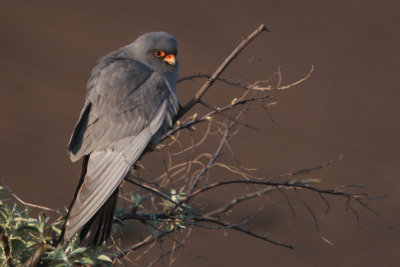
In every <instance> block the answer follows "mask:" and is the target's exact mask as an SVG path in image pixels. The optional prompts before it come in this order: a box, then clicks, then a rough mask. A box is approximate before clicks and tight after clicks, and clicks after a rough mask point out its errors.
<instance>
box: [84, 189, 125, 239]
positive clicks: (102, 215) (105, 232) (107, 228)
mask: <svg viewBox="0 0 400 267" xmlns="http://www.w3.org/2000/svg"><path fill="white" fill-rule="evenodd" d="M118 191H119V188H117V189H116V190H115V191H114V193H113V194H112V195H111V196H110V198H109V199H107V201H106V203H104V205H103V206H102V207H101V208H100V209H99V210H98V211H97V213H96V214H95V215H94V216H93V217H92V218H91V219H90V221H88V222H87V223H86V224H85V225H84V226H83V228H82V230H81V232H80V235H79V237H80V241H81V246H83V247H89V246H100V245H102V244H103V242H104V241H106V240H107V239H108V237H109V235H110V233H111V228H112V224H113V221H114V213H115V207H116V206H117V201H118Z"/></svg>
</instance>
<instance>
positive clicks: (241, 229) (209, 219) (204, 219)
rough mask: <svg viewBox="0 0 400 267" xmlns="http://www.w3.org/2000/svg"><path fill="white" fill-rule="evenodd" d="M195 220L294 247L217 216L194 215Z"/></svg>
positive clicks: (279, 244) (283, 245)
mask: <svg viewBox="0 0 400 267" xmlns="http://www.w3.org/2000/svg"><path fill="white" fill-rule="evenodd" d="M193 220H194V221H199V222H209V223H214V224H217V225H220V226H222V227H224V228H225V229H233V230H236V231H239V232H242V233H245V234H247V235H250V236H252V237H255V238H257V239H261V240H264V241H267V242H269V243H272V244H275V245H278V246H282V247H286V248H293V246H292V245H288V244H285V243H282V242H279V241H275V240H272V239H270V238H268V237H266V236H261V235H258V234H255V233H253V232H252V231H250V230H248V229H246V228H242V227H240V226H238V225H231V224H227V223H224V222H222V221H219V220H217V219H215V218H205V217H194V218H193Z"/></svg>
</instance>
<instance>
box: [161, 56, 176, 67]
mask: <svg viewBox="0 0 400 267" xmlns="http://www.w3.org/2000/svg"><path fill="white" fill-rule="evenodd" d="M163 61H165V62H167V63H168V64H169V65H172V66H175V63H176V59H175V55H174V54H169V55H166V56H165V58H164V59H163Z"/></svg>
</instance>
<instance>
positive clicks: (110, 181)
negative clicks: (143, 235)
mask: <svg viewBox="0 0 400 267" xmlns="http://www.w3.org/2000/svg"><path fill="white" fill-rule="evenodd" d="M176 55H177V41H176V39H175V38H174V37H173V36H172V35H170V34H168V33H165V32H151V33H146V34H144V35H142V36H140V37H139V38H137V39H136V40H135V41H134V42H133V43H131V44H129V45H127V46H124V47H122V48H120V49H118V50H116V51H113V52H111V53H109V54H108V55H106V56H104V57H102V58H101V59H100V60H99V61H98V64H97V66H96V67H94V69H93V70H92V73H91V77H90V79H89V81H88V84H87V91H86V99H85V104H84V106H83V109H82V111H81V114H80V117H79V120H78V122H77V123H76V125H75V129H74V131H73V133H72V136H71V139H70V141H69V145H68V151H69V155H70V158H71V161H73V162H75V161H77V160H79V159H81V158H83V164H82V172H81V175H80V179H79V182H78V186H77V189H76V192H75V195H74V198H73V201H72V203H71V205H70V208H69V211H68V215H67V218H66V220H65V225H64V229H63V231H62V233H61V237H60V241H61V243H66V242H68V241H69V240H70V239H71V238H72V237H73V236H74V235H75V234H76V233H78V232H79V236H80V242H81V245H82V246H91V245H101V244H102V243H103V242H104V241H106V240H107V238H108V236H109V235H110V231H111V226H112V223H113V217H114V212H115V207H116V204H117V199H118V191H119V186H120V184H121V182H122V180H123V179H124V177H125V176H126V175H127V174H128V172H129V170H130V168H131V167H132V166H133V165H134V164H135V163H136V161H137V160H138V159H139V158H140V156H141V155H142V154H143V152H144V151H145V150H146V148H147V147H148V146H155V145H157V143H158V142H159V140H160V138H161V137H162V136H163V134H164V133H165V132H166V131H167V130H168V129H169V128H170V127H171V126H172V123H173V118H174V116H175V115H176V114H177V112H178V109H179V103H178V100H177V97H176V81H177V77H178V63H177V61H176Z"/></svg>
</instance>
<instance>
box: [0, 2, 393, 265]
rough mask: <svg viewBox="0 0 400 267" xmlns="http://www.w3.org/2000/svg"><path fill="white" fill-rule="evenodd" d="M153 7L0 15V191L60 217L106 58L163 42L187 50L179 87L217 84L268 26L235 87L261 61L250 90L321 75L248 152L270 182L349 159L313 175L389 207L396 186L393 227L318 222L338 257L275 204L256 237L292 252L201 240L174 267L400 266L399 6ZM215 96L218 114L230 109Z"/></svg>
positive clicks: (364, 219)
mask: <svg viewBox="0 0 400 267" xmlns="http://www.w3.org/2000/svg"><path fill="white" fill-rule="evenodd" d="M144 2H145V1H141V2H139V1H80V2H78V1H41V2H36V1H24V2H22V1H1V2H0V48H1V49H0V84H1V87H0V178H1V179H4V180H5V181H6V182H7V184H8V185H9V186H10V187H11V188H12V189H13V190H14V192H15V193H16V194H18V195H19V196H21V197H22V198H23V199H24V200H26V201H29V202H33V203H37V204H41V205H46V206H50V207H52V208H62V207H63V206H64V205H66V204H67V203H69V201H70V199H71V198H72V194H73V190H74V188H75V184H76V181H77V176H78V173H79V167H80V166H79V164H72V163H70V161H69V159H68V157H67V153H66V146H67V142H68V140H69V137H70V133H71V131H72V128H73V126H74V124H75V121H76V120H77V118H78V115H79V112H80V109H81V106H82V104H83V99H84V93H85V85H86V81H87V79H88V77H89V72H90V70H91V68H92V67H93V66H94V65H95V62H96V60H97V58H99V57H100V56H102V55H104V54H106V53H108V52H109V51H111V50H114V49H116V48H118V47H120V46H122V45H125V44H127V43H129V42H131V41H133V40H134V39H135V38H136V37H137V36H138V35H140V34H142V33H145V32H148V31H159V30H162V31H167V32H170V33H172V34H174V35H175V36H176V37H177V39H178V40H179V45H180V52H179V60H180V62H181V75H184V74H192V73H197V72H199V71H201V72H206V73H207V72H208V73H209V72H212V71H213V70H214V69H215V68H216V66H217V65H218V64H219V63H220V62H221V61H222V60H223V59H224V58H225V57H226V56H227V55H228V54H229V53H230V51H231V50H232V49H233V48H234V47H235V45H236V44H237V43H238V42H239V41H240V40H241V38H242V37H243V36H244V35H246V34H249V33H250V32H251V31H252V30H254V29H255V28H256V27H257V26H258V25H259V24H261V23H265V24H266V25H267V26H268V27H269V28H270V30H271V33H265V34H263V35H262V37H260V38H259V39H257V40H256V41H255V42H254V43H252V44H251V45H250V46H249V47H248V49H247V50H246V51H245V52H244V53H243V54H242V55H241V56H240V57H239V59H238V60H237V61H236V62H235V63H234V64H233V66H232V67H231V68H230V70H229V71H228V72H227V74H226V75H227V76H230V77H237V76H235V74H236V75H237V73H238V72H239V71H240V69H241V67H243V64H244V63H245V62H246V61H247V60H248V59H249V58H250V57H251V56H253V55H258V56H260V57H262V58H263V61H262V62H261V63H258V64H257V65H254V66H255V67H252V68H251V70H250V73H251V74H249V75H248V80H249V81H252V80H254V79H263V78H266V77H267V76H269V74H271V73H272V72H274V71H275V70H276V68H277V66H279V65H280V66H281V67H282V72H283V79H284V83H289V82H292V81H294V80H296V79H298V78H300V77H302V76H303V75H304V74H306V73H307V72H308V71H309V69H310V66H311V65H314V66H315V71H314V73H313V75H312V77H311V78H310V79H309V80H307V81H306V82H304V83H303V84H302V85H300V86H298V87H296V88H294V89H292V90H290V91H286V92H282V93H278V94H275V96H276V98H277V99H278V100H279V104H278V105H277V106H275V107H274V108H272V109H271V112H272V115H273V116H274V117H275V118H276V119H278V121H279V122H278V123H277V124H273V123H272V122H271V121H270V120H269V119H266V118H265V114H264V113H263V114H261V113H253V114H254V116H253V117H252V118H251V120H252V121H254V122H256V123H257V124H259V125H261V128H263V131H262V134H260V133H258V132H257V133H254V132H250V133H248V134H246V136H247V138H246V139H245V138H243V139H241V140H240V142H239V143H238V144H237V145H236V148H237V151H240V153H241V155H242V158H244V160H245V161H246V163H248V165H251V166H253V167H258V168H260V169H261V170H262V171H263V172H264V174H265V175H267V176H270V175H274V174H280V173H283V172H287V171H293V170H297V169H300V168H303V167H310V166H313V165H315V164H317V163H321V162H324V161H327V160H330V159H336V158H338V157H339V156H340V155H343V157H344V158H343V160H342V161H341V162H340V163H339V164H336V165H334V166H331V167H329V168H328V169H325V170H323V171H322V172H319V173H318V174H316V176H318V177H320V178H322V179H323V181H324V183H323V184H322V185H321V186H323V187H328V186H337V185H341V184H343V183H357V184H363V185H365V186H366V189H365V191H367V192H369V193H371V194H379V193H382V192H384V191H385V190H386V189H387V188H388V187H389V186H391V185H393V186H394V189H393V190H392V192H391V193H390V195H389V197H387V198H386V199H384V200H382V201H379V202H375V203H374V204H373V207H374V208H375V209H376V210H377V211H379V212H380V214H381V215H382V217H383V218H384V221H385V222H382V221H381V220H379V219H378V218H377V217H376V216H374V215H372V214H371V213H369V212H366V211H365V210H363V209H358V210H359V212H360V220H361V225H362V227H361V228H360V227H359V225H358V224H357V221H356V219H355V217H354V215H353V214H352V213H350V212H346V211H345V210H344V204H345V203H344V201H335V200H333V199H332V200H333V201H332V210H331V212H330V213H329V215H327V216H325V217H323V218H322V219H321V231H322V235H323V236H325V237H326V238H327V239H329V240H330V241H331V242H332V243H333V244H334V245H333V246H330V245H328V244H327V243H325V242H323V241H322V240H321V239H320V237H319V236H318V234H317V233H316V231H315V226H314V224H313V221H312V218H311V217H310V216H309V214H307V212H304V207H302V206H301V204H300V203H297V204H296V209H297V210H298V212H297V218H296V221H295V224H294V226H293V227H292V228H290V222H288V221H287V220H288V219H290V216H288V215H287V213H288V212H287V207H286V212H285V213H284V214H283V213H280V212H279V211H280V206H279V205H281V206H285V205H284V203H283V202H282V203H278V204H273V203H269V204H267V206H266V213H264V215H263V216H262V217H261V218H258V221H257V223H253V224H252V227H253V229H256V230H257V231H258V232H261V233H270V237H271V238H275V239H278V240H281V241H285V242H287V243H290V244H293V245H294V246H295V249H294V250H289V249H285V248H281V247H277V246H274V245H270V244H267V243H264V242H262V241H260V240H255V239H252V238H249V237H247V236H244V235H242V234H237V233H232V232H228V236H227V237H225V236H224V235H223V233H222V232H211V233H208V234H204V233H198V234H196V235H195V237H194V238H193V239H192V240H190V241H189V242H188V248H189V249H190V250H191V251H193V252H194V253H195V254H197V255H201V256H204V257H206V258H205V259H203V258H199V257H195V256H192V255H190V254H188V253H183V255H182V256H181V257H180V258H178V260H177V262H176V263H175V266H398V265H399V262H400V253H399V249H400V233H399V228H398V227H397V228H394V229H391V228H389V227H387V226H386V224H385V223H386V222H387V223H390V224H392V225H395V226H396V225H398V224H399V222H400V205H399V204H400V201H399V189H398V187H399V185H400V184H399V179H398V176H399V171H400V167H399V164H398V162H399V161H400V153H399V152H400V137H399V136H400V123H399V120H398V116H399V115H400V107H399V104H398V102H399V100H400V93H399V86H400V78H399V66H400V48H399V47H400V38H399V26H400V23H399V22H400V20H399V14H398V12H399V10H400V4H399V3H398V1H379V2H378V1H331V3H330V4H328V1H192V2H190V1H152V2H151V3H148V4H144ZM217 88H218V87H215V88H214V89H213V90H212V91H211V92H210V94H209V95H207V99H208V100H209V102H212V103H218V99H222V97H223V96H222V95H221V94H219V91H218V89H217ZM196 89H197V87H195V86H194V84H191V83H186V84H182V85H181V86H180V87H178V90H179V97H180V99H181V100H182V102H185V101H186V100H187V99H188V98H189V97H190V96H191V95H192V94H193V92H195V91H196ZM257 114H258V115H257ZM257 116H260V117H257ZM254 143H255V144H256V145H254ZM251 144H253V145H251ZM282 201H283V200H282ZM315 203H316V204H315V207H317V208H318V207H320V206H322V204H321V203H320V200H318V199H316V202H315ZM317 210H318V209H317ZM320 210H321V209H319V211H320Z"/></svg>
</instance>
